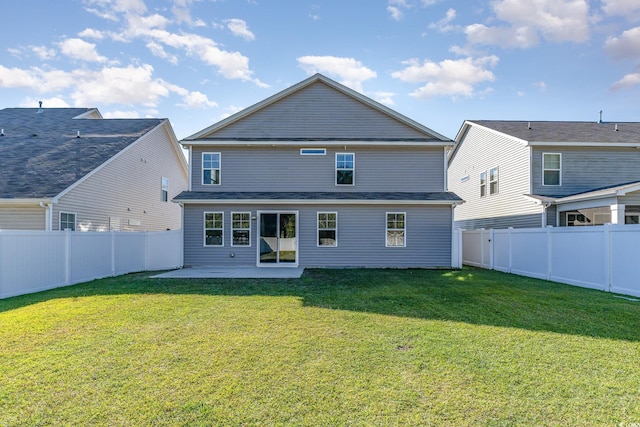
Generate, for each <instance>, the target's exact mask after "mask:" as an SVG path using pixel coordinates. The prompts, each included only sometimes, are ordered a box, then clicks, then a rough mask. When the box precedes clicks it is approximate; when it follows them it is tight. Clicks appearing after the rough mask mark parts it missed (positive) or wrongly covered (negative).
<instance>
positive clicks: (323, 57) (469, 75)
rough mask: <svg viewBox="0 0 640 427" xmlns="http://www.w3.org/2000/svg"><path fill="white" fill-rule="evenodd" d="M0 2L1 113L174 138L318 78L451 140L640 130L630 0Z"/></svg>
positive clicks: (635, 3)
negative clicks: (81, 114)
mask: <svg viewBox="0 0 640 427" xmlns="http://www.w3.org/2000/svg"><path fill="white" fill-rule="evenodd" d="M5 3H6V4H3V14H2V22H3V24H2V27H1V29H0V32H1V34H2V37H1V40H2V41H1V42H0V47H1V49H0V52H1V53H2V55H1V56H0V58H1V59H0V108H5V107H37V105H38V104H37V102H38V100H42V101H43V102H44V107H45V108H46V107H66V106H69V107H97V108H98V109H99V110H100V111H101V112H102V114H103V115H104V116H105V117H168V118H169V119H170V120H171V123H172V125H173V127H174V130H175V131H176V135H177V136H178V138H184V137H186V136H189V135H191V134H192V133H195V132H197V131H199V130H201V129H203V128H205V127H207V126H209V125H211V124H213V123H215V122H217V121H219V120H221V119H223V118H224V117H226V116H228V115H230V114H233V113H235V112H237V111H239V110H240V109H242V108H246V107H249V106H250V105H252V104H254V103H256V102H259V101H261V100H262V99H264V98H266V97H268V96H270V95H272V94H274V93H276V92H278V91H280V90H283V89H285V88H286V87H288V86H290V85H292V84H295V83H297V82H299V81H301V80H303V79H305V78H306V77H308V76H310V75H312V74H314V73H316V72H320V73H322V74H324V75H326V76H327V77H330V78H332V79H334V80H336V81H338V82H341V83H343V84H346V85H347V86H349V87H351V88H353V89H355V90H358V91H360V92H362V93H363V94H364V95H366V96H368V97H370V98H372V99H375V100H377V101H379V102H381V103H383V104H385V105H387V106H388V107H390V108H392V109H394V110H396V111H398V112H400V113H402V114H404V115H406V116H408V117H410V118H412V119H414V120H417V121H418V122H420V123H422V124H424V125H426V126H428V127H430V128H432V129H433V130H435V131H437V132H439V133H441V134H444V135H446V136H448V137H450V138H454V137H455V134H456V132H457V131H458V129H459V128H460V126H461V125H462V122H463V121H464V120H466V119H503V120H509V119H514V120H516V119H517V120H586V121H590V120H593V121H595V120H597V119H598V112H599V111H600V110H603V111H604V112H603V117H604V120H606V121H612V122H618V121H619V122H621V121H640V1H639V0H491V1H489V0H464V1H463V0H341V1H338V0H325V1H323V0H315V1H306V0H287V1H285V0H154V1H151V0H146V1H145V0H63V1H51V0H29V1H21V2H18V1H11V2H5Z"/></svg>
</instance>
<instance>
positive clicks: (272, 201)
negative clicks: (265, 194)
mask: <svg viewBox="0 0 640 427" xmlns="http://www.w3.org/2000/svg"><path fill="white" fill-rule="evenodd" d="M171 201H172V202H173V203H180V204H189V205H194V204H198V205H202V204H214V203H215V204H234V205H264V204H270V205H291V204H296V205H389V204H402V205H453V206H455V205H460V204H462V203H464V200H353V199H346V200H345V199H173V200H171Z"/></svg>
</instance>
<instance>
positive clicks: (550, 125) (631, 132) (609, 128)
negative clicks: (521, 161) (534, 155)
mask: <svg viewBox="0 0 640 427" xmlns="http://www.w3.org/2000/svg"><path fill="white" fill-rule="evenodd" d="M469 122H472V123H476V124H478V125H481V126H485V127H487V128H490V129H493V130H496V131H498V132H502V133H505V134H507V135H511V136H515V137H516V138H520V139H523V140H525V141H528V142H569V143H587V142H593V143H603V144H609V143H611V144H612V143H640V122H620V123H610V122H606V123H598V122H545V121H531V122H530V121H503V120H469ZM529 124H530V125H531V129H529V128H528V127H529ZM616 125H617V127H618V131H616V130H615V127H616Z"/></svg>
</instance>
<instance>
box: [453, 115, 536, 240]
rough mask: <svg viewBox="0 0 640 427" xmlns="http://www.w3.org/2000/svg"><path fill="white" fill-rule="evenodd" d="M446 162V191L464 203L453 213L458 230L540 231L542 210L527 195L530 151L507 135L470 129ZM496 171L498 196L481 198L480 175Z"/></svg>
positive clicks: (477, 128)
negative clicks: (492, 170) (531, 228)
mask: <svg viewBox="0 0 640 427" xmlns="http://www.w3.org/2000/svg"><path fill="white" fill-rule="evenodd" d="M458 144H460V147H459V148H458V151H457V152H456V153H455V156H454V157H453V158H451V159H450V161H449V168H448V186H449V190H450V191H453V192H454V193H456V194H457V195H458V196H460V197H461V198H462V199H463V200H464V201H465V202H464V203H463V204H462V205H460V206H457V207H456V208H455V210H454V214H455V225H456V227H460V228H468V229H472V228H506V227H540V226H541V224H542V212H543V210H542V207H541V206H540V205H536V203H535V202H533V201H531V200H529V199H526V198H525V197H524V195H525V194H529V193H530V191H531V190H530V184H529V183H530V176H529V164H530V150H529V147H527V146H525V145H524V144H522V143H521V142H519V141H516V140H514V139H512V138H510V137H508V136H506V135H501V134H499V133H496V132H493V131H490V130H487V129H485V128H483V127H479V126H476V125H472V126H470V127H469V128H468V130H467V131H466V134H465V135H463V137H462V138H461V140H460V142H458ZM494 167H498V192H497V194H489V183H488V182H487V190H486V191H487V195H486V196H484V197H481V196H480V174H481V173H482V172H487V179H488V174H489V171H490V169H492V168H494Z"/></svg>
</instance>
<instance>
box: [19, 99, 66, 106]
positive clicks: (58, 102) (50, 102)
mask: <svg viewBox="0 0 640 427" xmlns="http://www.w3.org/2000/svg"><path fill="white" fill-rule="evenodd" d="M39 101H42V107H43V108H69V107H70V105H69V104H68V103H67V102H66V101H65V100H64V99H62V98H59V97H55V96H54V97H52V98H25V99H23V100H22V102H20V104H19V105H18V107H22V108H35V107H38V106H39V104H38V102H39Z"/></svg>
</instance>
